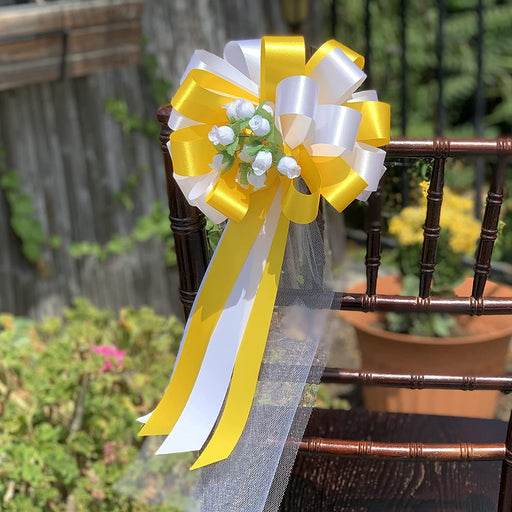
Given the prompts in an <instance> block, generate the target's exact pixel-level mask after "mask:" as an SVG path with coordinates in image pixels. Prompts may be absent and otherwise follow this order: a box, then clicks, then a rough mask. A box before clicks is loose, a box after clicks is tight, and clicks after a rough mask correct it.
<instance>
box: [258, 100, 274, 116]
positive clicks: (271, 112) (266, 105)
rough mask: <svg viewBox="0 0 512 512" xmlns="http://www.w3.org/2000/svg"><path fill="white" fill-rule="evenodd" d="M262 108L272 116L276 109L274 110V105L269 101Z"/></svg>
mask: <svg viewBox="0 0 512 512" xmlns="http://www.w3.org/2000/svg"><path fill="white" fill-rule="evenodd" d="M261 108H262V109H263V110H265V111H266V112H268V113H269V114H270V115H271V116H274V111H273V110H272V107H271V106H270V105H269V104H268V103H265V104H264V105H262V106H261Z"/></svg>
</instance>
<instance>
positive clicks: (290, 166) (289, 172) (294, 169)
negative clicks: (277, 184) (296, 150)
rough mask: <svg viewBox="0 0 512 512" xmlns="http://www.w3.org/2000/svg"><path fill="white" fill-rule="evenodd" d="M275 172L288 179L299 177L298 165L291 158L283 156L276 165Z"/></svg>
mask: <svg viewBox="0 0 512 512" xmlns="http://www.w3.org/2000/svg"><path fill="white" fill-rule="evenodd" d="M277 170H278V171H279V172H280V173H281V174H286V176H288V178H290V179H293V178H298V177H299V176H300V165H299V164H298V163H297V160H295V158H293V157H292V156H283V158H281V160H279V163H278V164H277Z"/></svg>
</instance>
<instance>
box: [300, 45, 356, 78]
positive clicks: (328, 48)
mask: <svg viewBox="0 0 512 512" xmlns="http://www.w3.org/2000/svg"><path fill="white" fill-rule="evenodd" d="M336 48H337V49H339V50H341V51H342V52H343V53H344V54H345V55H346V56H347V57H348V58H349V59H350V60H351V61H352V62H353V63H354V64H355V65H356V66H357V67H358V68H359V69H363V67H364V57H363V56H362V55H359V53H357V52H355V51H354V50H352V48H349V47H348V46H345V45H344V44H341V43H338V41H336V40H335V39H330V40H329V41H326V42H325V43H324V44H323V45H322V46H320V48H318V50H317V51H316V52H315V53H314V54H313V56H312V57H311V58H310V59H309V60H308V62H307V64H306V75H311V73H312V72H313V70H314V69H315V68H316V66H318V63H319V62H320V61H321V60H322V59H323V58H324V57H325V56H326V55H328V54H329V52H332V50H334V49H336Z"/></svg>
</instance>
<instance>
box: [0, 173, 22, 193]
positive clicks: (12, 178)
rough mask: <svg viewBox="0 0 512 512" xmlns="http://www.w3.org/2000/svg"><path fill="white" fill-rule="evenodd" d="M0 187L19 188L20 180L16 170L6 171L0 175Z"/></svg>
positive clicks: (5, 188)
mask: <svg viewBox="0 0 512 512" xmlns="http://www.w3.org/2000/svg"><path fill="white" fill-rule="evenodd" d="M0 188H2V189H3V190H19V188H20V181H19V178H18V173H17V172H16V171H8V172H5V173H3V174H2V175H0Z"/></svg>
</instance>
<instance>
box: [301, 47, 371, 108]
mask: <svg viewBox="0 0 512 512" xmlns="http://www.w3.org/2000/svg"><path fill="white" fill-rule="evenodd" d="M310 76H311V78H314V79H315V80H316V81H317V82H318V83H319V84H320V103H321V104H333V103H334V104H337V103H344V102H345V101H347V100H348V99H349V98H350V96H351V94H352V93H353V92H354V91H355V90H356V89H357V88H358V87H359V86H360V85H361V84H362V83H363V82H364V80H365V78H366V75H365V73H364V72H363V71H361V70H360V69H359V68H358V67H357V66H356V65H355V64H354V63H353V62H352V61H351V60H350V59H349V58H348V57H347V56H346V55H345V54H344V53H343V52H342V51H341V50H340V49H339V48H335V49H333V50H332V51H330V52H329V53H328V54H327V55H326V56H325V57H324V58H323V59H322V60H321V61H320V62H319V63H318V64H317V65H316V66H315V67H314V68H313V70H312V71H311V73H310Z"/></svg>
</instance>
